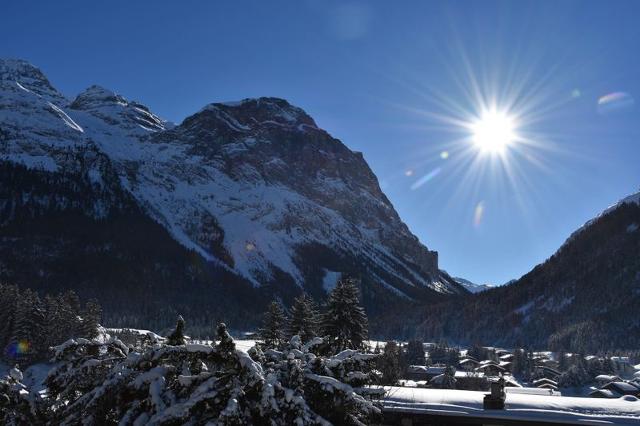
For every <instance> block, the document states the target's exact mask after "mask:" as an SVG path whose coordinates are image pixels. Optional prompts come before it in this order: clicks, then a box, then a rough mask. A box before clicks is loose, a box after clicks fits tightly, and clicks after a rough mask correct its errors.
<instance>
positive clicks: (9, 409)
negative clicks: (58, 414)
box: [0, 367, 46, 426]
mask: <svg viewBox="0 0 640 426" xmlns="http://www.w3.org/2000/svg"><path fill="white" fill-rule="evenodd" d="M39 397H40V396H39V395H38V394H32V393H29V392H28V391H27V389H26V387H25V386H24V385H23V384H22V372H21V371H20V370H19V369H18V367H14V368H12V369H11V370H10V373H9V375H8V376H6V377H4V378H0V424H2V425H7V426H9V425H40V424H42V425H44V424H45V423H46V421H45V418H44V417H43V416H42V414H41V413H40V412H38V410H36V409H34V408H35V407H36V404H37V403H39V402H40V401H39Z"/></svg>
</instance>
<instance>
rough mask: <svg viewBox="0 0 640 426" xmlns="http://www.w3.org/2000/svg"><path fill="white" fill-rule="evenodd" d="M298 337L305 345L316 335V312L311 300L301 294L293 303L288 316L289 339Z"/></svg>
mask: <svg viewBox="0 0 640 426" xmlns="http://www.w3.org/2000/svg"><path fill="white" fill-rule="evenodd" d="M295 335H297V336H300V339H302V342H303V343H306V342H308V341H310V340H311V339H313V338H314V337H316V336H317V335H318V311H317V310H316V307H315V304H314V303H313V300H312V299H311V298H310V297H309V296H307V295H306V294H303V295H301V296H299V297H296V299H295V300H294V302H293V306H292V307H291V314H290V316H289V337H292V336H295Z"/></svg>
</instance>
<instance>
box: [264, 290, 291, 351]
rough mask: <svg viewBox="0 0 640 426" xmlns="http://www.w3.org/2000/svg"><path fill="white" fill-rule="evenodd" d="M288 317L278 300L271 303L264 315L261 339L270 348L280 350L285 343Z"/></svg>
mask: <svg viewBox="0 0 640 426" xmlns="http://www.w3.org/2000/svg"><path fill="white" fill-rule="evenodd" d="M286 321H287V316H286V314H285V313H284V308H283V307H282V304H281V303H280V302H278V301H276V300H274V301H273V302H271V304H270V305H269V309H268V310H267V312H265V314H264V320H263V323H262V328H261V329H260V338H261V339H262V341H263V342H264V345H265V346H266V347H268V348H278V347H279V346H280V345H281V344H282V343H284V341H285V324H286Z"/></svg>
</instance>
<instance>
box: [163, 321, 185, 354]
mask: <svg viewBox="0 0 640 426" xmlns="http://www.w3.org/2000/svg"><path fill="white" fill-rule="evenodd" d="M184 325H185V324H184V318H182V315H178V319H177V321H176V328H175V330H173V333H171V334H170V335H169V337H167V344H168V345H171V346H180V345H186V344H187V341H186V340H185V338H184Z"/></svg>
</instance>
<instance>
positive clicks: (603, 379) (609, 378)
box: [595, 374, 622, 387]
mask: <svg viewBox="0 0 640 426" xmlns="http://www.w3.org/2000/svg"><path fill="white" fill-rule="evenodd" d="M595 380H596V382H597V383H598V386H599V387H602V386H604V385H606V384H607V383H611V382H621V381H622V379H621V378H620V377H619V376H613V375H610V374H600V375H599V376H596V378H595Z"/></svg>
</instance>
